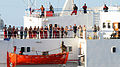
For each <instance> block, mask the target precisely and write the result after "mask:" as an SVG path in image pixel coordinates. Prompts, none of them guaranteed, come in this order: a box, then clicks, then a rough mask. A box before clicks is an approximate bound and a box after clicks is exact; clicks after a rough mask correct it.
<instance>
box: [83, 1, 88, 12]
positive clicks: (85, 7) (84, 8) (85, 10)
mask: <svg viewBox="0 0 120 67" xmlns="http://www.w3.org/2000/svg"><path fill="white" fill-rule="evenodd" d="M83 10H84V13H87V6H86V3H85V4H84V6H83Z"/></svg>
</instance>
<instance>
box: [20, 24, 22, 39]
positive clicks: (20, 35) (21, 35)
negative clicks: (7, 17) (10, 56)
mask: <svg viewBox="0 0 120 67" xmlns="http://www.w3.org/2000/svg"><path fill="white" fill-rule="evenodd" d="M20 39H23V27H22V26H21V28H20Z"/></svg>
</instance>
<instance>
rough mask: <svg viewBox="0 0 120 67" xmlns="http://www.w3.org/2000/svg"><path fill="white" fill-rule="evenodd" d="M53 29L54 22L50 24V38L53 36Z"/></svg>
mask: <svg viewBox="0 0 120 67" xmlns="http://www.w3.org/2000/svg"><path fill="white" fill-rule="evenodd" d="M52 30H53V27H52V24H50V25H49V38H51V37H52Z"/></svg>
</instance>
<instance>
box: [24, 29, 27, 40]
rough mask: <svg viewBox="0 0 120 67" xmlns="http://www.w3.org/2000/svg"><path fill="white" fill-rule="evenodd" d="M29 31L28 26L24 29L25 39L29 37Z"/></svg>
mask: <svg viewBox="0 0 120 67" xmlns="http://www.w3.org/2000/svg"><path fill="white" fill-rule="evenodd" d="M27 31H28V29H27V27H25V29H24V39H26V38H27Z"/></svg>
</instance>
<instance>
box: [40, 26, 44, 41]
mask: <svg viewBox="0 0 120 67" xmlns="http://www.w3.org/2000/svg"><path fill="white" fill-rule="evenodd" d="M40 38H41V39H43V38H44V37H43V26H41V28H40Z"/></svg>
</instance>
